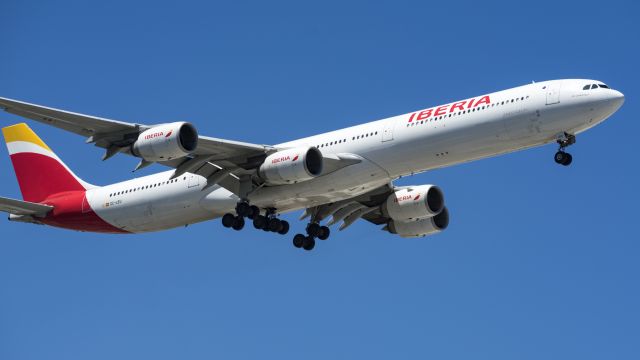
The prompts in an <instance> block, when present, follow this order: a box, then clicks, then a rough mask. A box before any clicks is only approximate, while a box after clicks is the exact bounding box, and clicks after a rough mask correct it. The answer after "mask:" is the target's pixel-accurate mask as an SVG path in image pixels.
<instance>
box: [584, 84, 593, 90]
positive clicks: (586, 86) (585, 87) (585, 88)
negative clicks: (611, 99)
mask: <svg viewBox="0 0 640 360" xmlns="http://www.w3.org/2000/svg"><path fill="white" fill-rule="evenodd" d="M590 88H591V85H585V86H584V87H583V88H582V90H589V89H590Z"/></svg>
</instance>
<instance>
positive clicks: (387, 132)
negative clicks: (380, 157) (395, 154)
mask: <svg viewBox="0 0 640 360" xmlns="http://www.w3.org/2000/svg"><path fill="white" fill-rule="evenodd" d="M395 123H396V122H395V121H394V119H389V120H387V121H385V122H384V127H383V129H382V142H386V141H391V140H393V126H394V125H395Z"/></svg>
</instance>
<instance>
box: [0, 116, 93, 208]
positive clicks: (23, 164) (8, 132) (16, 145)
mask: <svg viewBox="0 0 640 360" xmlns="http://www.w3.org/2000/svg"><path fill="white" fill-rule="evenodd" d="M2 133H3V134H4V140H5V141H6V143H7V148H8V149H9V155H10V156H11V162H12V163H13V169H14V171H15V173H16V177H17V178H18V184H19V185H20V191H21V192H22V198H23V199H24V200H26V201H30V202H36V203H37V202H41V201H43V200H45V199H46V198H47V197H49V196H51V195H54V194H56V193H61V192H65V191H83V190H86V189H88V188H91V187H93V186H92V185H89V184H87V183H85V182H84V181H82V180H81V179H80V178H78V177H77V176H76V175H75V174H74V173H73V172H72V171H71V170H69V168H68V167H67V166H66V165H65V164H64V163H63V162H62V161H61V160H60V158H58V156H56V154H54V153H53V151H52V150H51V148H49V147H48V146H47V144H45V143H44V142H43V141H42V140H41V139H40V138H39V137H38V135H36V133H34V132H33V130H31V129H30V128H29V126H27V124H24V123H23V124H17V125H12V126H8V127H5V128H3V129H2Z"/></svg>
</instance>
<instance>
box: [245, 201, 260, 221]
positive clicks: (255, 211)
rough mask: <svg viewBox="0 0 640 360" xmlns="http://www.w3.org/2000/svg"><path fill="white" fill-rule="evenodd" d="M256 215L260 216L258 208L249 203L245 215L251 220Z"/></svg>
mask: <svg viewBox="0 0 640 360" xmlns="http://www.w3.org/2000/svg"><path fill="white" fill-rule="evenodd" d="M257 216H260V208H259V207H257V206H255V205H251V206H250V207H249V214H248V215H247V217H248V218H249V219H251V220H253V219H255V218H256V217H257Z"/></svg>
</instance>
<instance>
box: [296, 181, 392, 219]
mask: <svg viewBox="0 0 640 360" xmlns="http://www.w3.org/2000/svg"><path fill="white" fill-rule="evenodd" d="M393 188H394V187H393V184H391V183H389V184H386V185H384V186H381V187H379V188H376V189H373V190H371V191H369V192H367V193H365V194H362V195H359V196H356V197H354V198H351V199H346V200H342V201H338V202H335V203H329V204H324V205H320V206H316V207H312V208H309V209H306V210H305V212H304V213H303V215H302V216H301V217H300V220H302V219H304V218H306V217H311V222H318V223H319V222H320V221H322V220H324V219H326V218H328V217H329V216H331V219H330V220H329V222H327V226H331V225H333V224H336V223H339V222H342V224H341V225H340V228H339V230H344V229H346V228H347V227H349V226H351V224H353V223H354V222H356V221H357V220H358V219H360V218H363V219H365V220H367V221H369V222H372V223H374V224H376V225H383V224H385V225H386V224H387V223H388V222H389V220H390V219H389V218H387V217H385V216H384V215H382V212H381V211H380V205H382V203H383V202H385V201H386V200H387V198H388V197H389V195H390V194H391V193H392V192H393Z"/></svg>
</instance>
